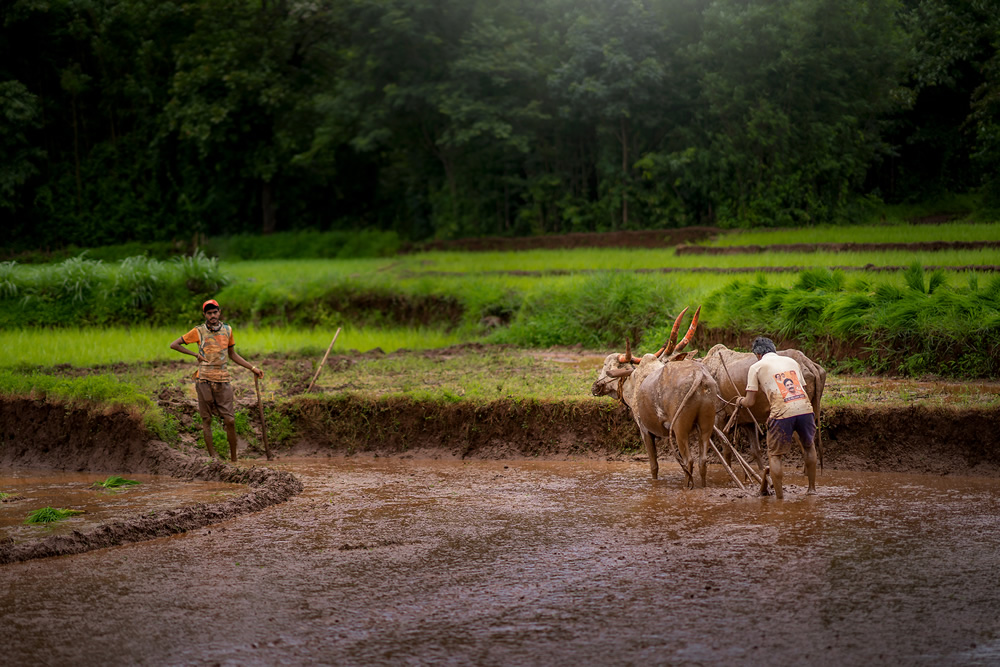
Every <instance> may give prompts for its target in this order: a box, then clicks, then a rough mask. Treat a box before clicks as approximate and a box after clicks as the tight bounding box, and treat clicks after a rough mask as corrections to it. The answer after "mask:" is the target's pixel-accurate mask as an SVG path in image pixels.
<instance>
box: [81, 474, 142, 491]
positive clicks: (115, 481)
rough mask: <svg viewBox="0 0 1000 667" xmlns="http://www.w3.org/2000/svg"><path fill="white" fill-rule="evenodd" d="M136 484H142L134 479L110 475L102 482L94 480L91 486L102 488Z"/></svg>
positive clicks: (116, 487)
mask: <svg viewBox="0 0 1000 667" xmlns="http://www.w3.org/2000/svg"><path fill="white" fill-rule="evenodd" d="M137 484H142V482H138V481H136V480H134V479H125V478H124V477H121V476H119V475H111V476H109V477H108V478H107V479H106V480H104V481H103V482H94V483H93V484H91V486H98V487H101V488H104V489H118V488H121V487H123V486H135V485H137Z"/></svg>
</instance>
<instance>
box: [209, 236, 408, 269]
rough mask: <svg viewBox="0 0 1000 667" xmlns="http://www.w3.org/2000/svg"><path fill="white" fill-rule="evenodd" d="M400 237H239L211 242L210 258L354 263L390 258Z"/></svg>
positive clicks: (210, 240) (221, 238)
mask: <svg viewBox="0 0 1000 667" xmlns="http://www.w3.org/2000/svg"><path fill="white" fill-rule="evenodd" d="M399 247H400V241H399V235H398V234H396V233H395V232H382V231H378V230H373V229H367V230H358V231H351V232H348V231H344V232H316V231H299V232H278V233H275V234H269V235H267V236H258V235H253V234H238V235H235V236H228V237H219V238H212V239H209V240H208V242H207V243H206V246H205V250H206V251H207V252H208V254H210V255H212V256H215V257H219V258H220V259H224V260H227V261H239V260H254V259H351V258H358V257H389V256H392V255H395V254H396V251H398V250H399Z"/></svg>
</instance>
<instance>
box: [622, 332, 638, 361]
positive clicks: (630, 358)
mask: <svg viewBox="0 0 1000 667" xmlns="http://www.w3.org/2000/svg"><path fill="white" fill-rule="evenodd" d="M626 361H629V362H631V363H633V364H637V363H639V362H640V361H642V359H639V358H637V357H633V356H632V343H631V342H630V341H629V339H628V336H626V337H625V354H619V355H618V363H619V364H624V363H625V362H626Z"/></svg>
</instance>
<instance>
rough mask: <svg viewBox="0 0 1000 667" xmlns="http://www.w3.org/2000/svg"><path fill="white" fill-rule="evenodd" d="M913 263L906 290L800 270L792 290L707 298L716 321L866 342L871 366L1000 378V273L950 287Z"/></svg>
mask: <svg viewBox="0 0 1000 667" xmlns="http://www.w3.org/2000/svg"><path fill="white" fill-rule="evenodd" d="M936 275H938V274H937V272H935V273H933V274H932V275H931V277H930V279H929V280H925V275H924V272H923V268H922V267H921V266H920V265H919V264H914V265H912V266H910V268H909V269H907V270H906V271H905V272H904V274H903V276H902V279H903V281H904V284H905V285H906V288H902V287H899V286H897V285H893V284H889V283H884V284H880V285H878V286H877V287H875V288H874V289H871V288H870V286H869V285H867V284H866V283H865V282H864V281H858V282H857V283H855V284H853V285H847V284H845V282H844V281H843V279H842V278H841V279H838V278H837V277H836V276H835V275H834V274H832V273H829V272H828V275H827V276H826V277H825V278H824V277H823V276H822V275H820V274H817V273H816V272H808V275H806V274H801V275H800V280H799V283H798V284H797V285H796V286H795V287H793V288H785V287H772V286H769V285H767V283H766V281H763V280H757V281H753V282H747V281H743V280H737V281H733V282H732V283H731V284H730V285H728V286H727V287H725V288H723V289H722V290H718V291H716V292H714V293H713V294H712V295H711V297H710V298H709V299H708V301H707V302H706V313H707V317H708V318H709V320H710V321H711V323H712V326H716V327H724V328H730V329H735V330H738V331H754V332H770V333H773V334H777V335H778V336H780V337H784V338H788V339H794V340H798V341H802V342H804V343H808V344H809V345H810V346H811V347H812V348H813V349H820V350H821V349H823V348H824V346H826V345H831V344H844V343H846V344H852V343H853V344H859V345H862V346H863V347H864V348H865V351H866V354H867V356H868V366H869V367H870V368H872V369H873V370H875V371H878V372H894V373H903V374H908V375H921V374H925V373H936V374H940V375H947V376H973V377H998V376H1000V361H998V359H1000V357H998V355H997V354H996V351H997V349H1000V291H998V288H1000V278H996V277H994V278H993V279H991V281H990V284H989V285H987V286H986V287H985V288H980V287H979V281H978V279H972V278H970V279H969V281H968V284H969V286H968V287H953V286H949V285H948V284H947V283H946V281H945V280H944V276H943V275H941V276H939V277H937V278H936V277H935V276H936Z"/></svg>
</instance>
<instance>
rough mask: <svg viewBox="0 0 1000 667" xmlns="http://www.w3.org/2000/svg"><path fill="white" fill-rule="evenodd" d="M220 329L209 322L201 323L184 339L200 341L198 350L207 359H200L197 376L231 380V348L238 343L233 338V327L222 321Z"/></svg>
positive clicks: (187, 341) (210, 379) (183, 337)
mask: <svg viewBox="0 0 1000 667" xmlns="http://www.w3.org/2000/svg"><path fill="white" fill-rule="evenodd" d="M221 325H222V326H220V327H219V330H218V331H212V330H210V329H209V328H208V325H207V324H200V325H198V326H196V327H195V328H194V329H191V331H188V332H187V333H186V334H184V336H182V338H181V339H182V340H183V341H184V342H185V343H189V344H190V343H198V352H199V353H200V354H201V356H203V357H205V359H207V361H202V360H201V359H199V360H198V372H197V373H195V377H197V378H198V379H199V380H208V381H210V382H229V371H228V370H227V369H226V364H227V363H229V348H231V347H232V346H233V345H235V344H236V343H235V342H234V340H233V328H232V327H231V326H229V325H228V324H226V323H225V322H222V323H221Z"/></svg>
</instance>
